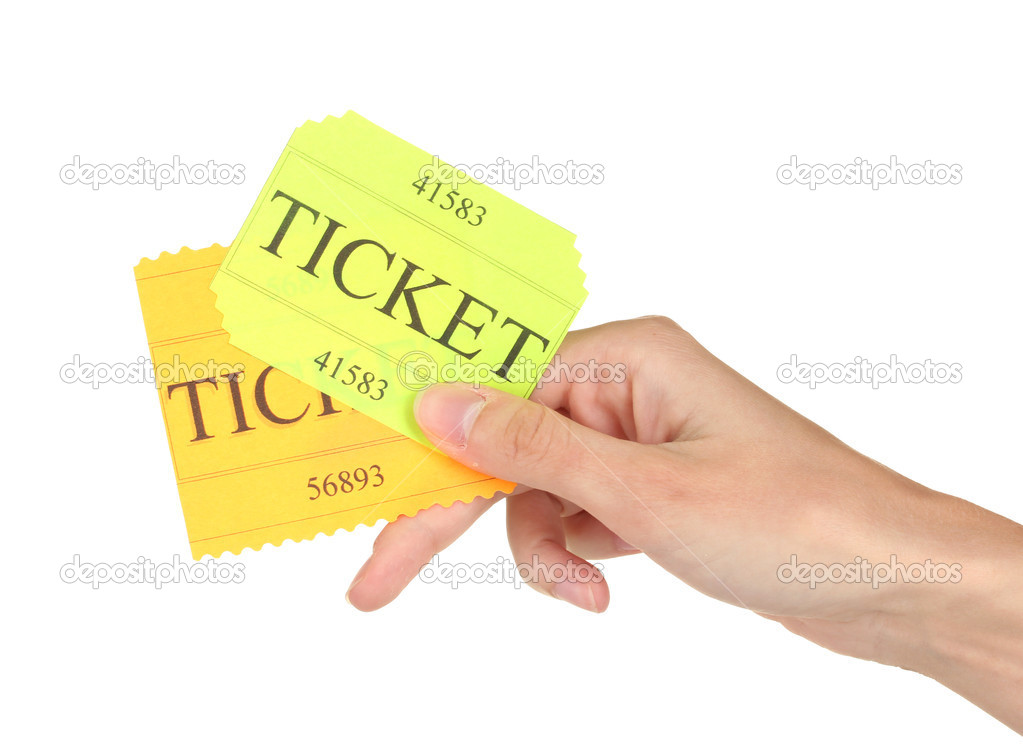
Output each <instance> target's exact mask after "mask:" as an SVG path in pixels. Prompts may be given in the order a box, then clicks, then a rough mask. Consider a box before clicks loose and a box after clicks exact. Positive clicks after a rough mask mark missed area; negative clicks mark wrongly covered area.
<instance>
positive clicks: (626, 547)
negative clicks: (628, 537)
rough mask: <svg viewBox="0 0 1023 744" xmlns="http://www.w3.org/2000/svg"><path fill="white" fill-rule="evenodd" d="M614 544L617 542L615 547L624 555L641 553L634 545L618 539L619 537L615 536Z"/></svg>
mask: <svg viewBox="0 0 1023 744" xmlns="http://www.w3.org/2000/svg"><path fill="white" fill-rule="evenodd" d="M614 542H615V547H616V548H617V549H618V550H620V551H622V552H623V553H638V552H639V548H636V547H634V546H633V545H630V544H629V543H627V542H625V541H624V540H623V539H622V538H620V537H618V535H615V540H614Z"/></svg>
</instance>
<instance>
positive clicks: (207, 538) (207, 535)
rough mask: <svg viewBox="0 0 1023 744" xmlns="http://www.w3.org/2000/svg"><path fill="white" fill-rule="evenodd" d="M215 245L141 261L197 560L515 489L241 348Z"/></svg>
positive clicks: (142, 295)
mask: <svg viewBox="0 0 1023 744" xmlns="http://www.w3.org/2000/svg"><path fill="white" fill-rule="evenodd" d="M227 252H228V249H227V248H224V247H221V246H219V245H214V246H211V247H209V248H206V249H204V250H198V251H193V250H189V249H187V248H184V249H182V250H181V251H180V252H179V253H176V254H167V253H164V254H161V255H160V257H159V258H158V259H157V260H155V261H153V260H150V259H143V260H142V261H141V262H140V263H139V265H138V266H136V267H135V280H136V284H137V286H138V291H139V299H140V301H141V304H142V314H143V318H144V320H145V326H146V335H147V337H148V339H149V348H150V356H151V360H152V363H153V368H154V372H155V377H156V380H157V391H158V393H159V397H160V408H161V410H162V411H163V420H164V424H165V426H166V429H167V438H168V440H169V443H170V451H171V459H172V461H173V465H174V474H175V477H176V479H177V485H178V493H179V495H180V497H181V506H182V510H183V511H184V516H185V525H186V528H187V531H188V540H189V543H190V545H191V551H192V556H193V557H194V558H195V559H196V560H198V559H200V558H201V557H202V556H204V555H206V554H209V555H212V556H214V557H217V556H219V555H221V554H222V553H223V552H224V551H230V552H232V553H235V554H237V553H239V552H240V551H241V550H242V549H243V548H246V547H251V548H255V549H257V550H258V549H260V548H261V547H262V546H263V545H264V544H266V543H271V544H273V545H280V544H281V542H282V541H283V540H285V539H288V538H290V539H292V540H295V541H299V540H303V539H311V538H313V537H315V536H316V535H317V534H318V533H320V532H323V533H325V534H328V535H330V534H333V533H334V532H336V531H337V530H338V529H346V530H352V529H354V528H355V526H356V525H359V524H366V525H373V524H375V523H376V522H377V520H380V519H384V520H387V521H392V520H394V519H397V518H398V517H399V516H400V515H403V514H404V515H412V514H415V513H416V512H418V511H419V510H421V509H424V508H426V507H428V506H431V505H433V504H441V505H443V506H450V505H451V504H452V503H454V502H455V501H471V500H472V499H474V498H476V497H477V496H483V497H491V496H493V495H494V494H495V493H497V492H509V491H510V490H511V488H512V485H513V484H511V483H508V482H506V481H502V480H499V479H496V478H491V477H488V476H485V475H481V474H480V473H477V472H475V471H473V470H470V469H468V468H466V467H464V466H462V465H459V464H458V463H456V462H454V461H453V460H451V459H449V458H447V457H445V456H444V455H442V454H441V453H439V452H437V451H434V450H433V449H432V448H430V447H426V446H424V445H422V444H421V443H419V442H417V441H413V440H412V439H409V438H408V437H406V436H403V435H402V434H399V433H397V432H395V431H393V430H391V429H389V428H388V427H386V426H384V425H383V424H381V423H380V422H378V421H376V420H374V419H372V418H370V417H368V416H365V415H363V414H360V413H358V412H357V411H354V410H352V408H351V406H348V405H345V404H344V403H343V402H340V401H338V400H336V399H334V398H332V397H330V396H329V395H327V394H326V393H323V392H321V391H319V390H316V389H314V388H312V387H310V386H308V385H306V384H304V383H302V382H300V381H298V380H296V379H294V378H293V377H291V376H290V375H288V374H287V373H285V372H283V371H281V370H280V369H277V368H275V367H274V366H271V365H270V364H268V363H266V362H264V361H260V360H259V359H257V358H256V357H254V356H252V355H250V354H248V353H246V352H244V351H241V350H240V349H238V348H236V347H234V346H233V345H232V344H231V343H229V338H228V334H227V332H226V331H225V330H224V329H223V327H222V318H221V315H220V313H219V312H218V311H217V309H216V307H215V299H216V298H215V296H214V294H213V292H212V291H211V290H210V288H209V287H210V282H211V280H212V279H213V275H214V273H215V272H216V271H217V268H218V267H219V266H220V265H221V263H222V262H223V260H224V257H225V256H226V255H227Z"/></svg>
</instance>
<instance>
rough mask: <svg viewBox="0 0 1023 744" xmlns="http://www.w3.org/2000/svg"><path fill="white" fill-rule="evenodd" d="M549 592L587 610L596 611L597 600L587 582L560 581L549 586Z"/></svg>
mask: <svg viewBox="0 0 1023 744" xmlns="http://www.w3.org/2000/svg"><path fill="white" fill-rule="evenodd" d="M551 594H553V595H554V596H555V598H557V599H561V600H564V601H565V602H568V603H569V604H574V605H575V606H576V607H580V608H582V609H584V610H588V611H589V612H596V611H597V600H596V599H595V598H594V596H593V589H592V588H591V587H590V585H589V583H588V582H578V581H562V582H561V583H558V584H555V585H554V586H553V587H551Z"/></svg>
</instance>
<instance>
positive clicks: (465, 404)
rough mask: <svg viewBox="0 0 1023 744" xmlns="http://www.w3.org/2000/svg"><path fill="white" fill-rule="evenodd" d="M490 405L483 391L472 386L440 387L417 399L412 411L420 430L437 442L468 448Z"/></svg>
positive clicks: (421, 393)
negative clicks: (479, 418)
mask: <svg viewBox="0 0 1023 744" xmlns="http://www.w3.org/2000/svg"><path fill="white" fill-rule="evenodd" d="M486 402H487V401H486V398H485V397H484V396H483V394H482V393H481V392H480V391H479V390H477V389H474V388H472V387H470V386H468V385H457V384H455V385H446V384H436V385H431V386H430V387H428V388H426V390H423V391H422V392H420V393H419V395H417V396H416V400H415V403H414V404H413V408H412V411H413V414H414V415H415V417H416V422H417V423H418V424H419V427H420V428H421V429H422V430H423V431H424V432H426V433H427V434H429V435H431V437H432V438H433V439H435V440H439V441H442V442H445V443H446V444H448V445H449V446H452V447H456V448H458V449H465V446H466V444H467V443H468V441H469V432H470V431H471V430H472V425H473V423H474V422H475V421H476V417H477V416H479V413H480V411H481V410H482V409H483V404H484V403H486Z"/></svg>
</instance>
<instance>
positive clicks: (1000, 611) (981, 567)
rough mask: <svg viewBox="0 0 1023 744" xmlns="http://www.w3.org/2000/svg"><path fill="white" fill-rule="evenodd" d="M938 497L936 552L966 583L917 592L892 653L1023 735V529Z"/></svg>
mask: <svg viewBox="0 0 1023 744" xmlns="http://www.w3.org/2000/svg"><path fill="white" fill-rule="evenodd" d="M931 493H932V495H931V498H933V499H934V500H935V503H936V505H938V507H939V508H938V509H937V517H938V523H939V524H940V525H941V529H940V530H938V531H936V532H931V536H933V537H934V538H935V540H934V543H933V545H932V548H933V549H934V550H935V551H940V554H942V555H943V556H950V557H951V559H953V560H954V561H956V563H957V564H958V565H959V567H960V569H959V577H958V578H959V580H958V581H955V582H948V583H944V584H940V585H935V584H931V585H921V586H917V587H914V591H913V592H912V597H910V598H909V599H908V601H907V602H906V603H905V604H904V605H902V606H901V607H899V608H898V609H895V610H894V611H893V612H892V613H891V620H890V622H888V623H886V629H885V631H884V639H883V641H882V644H883V646H884V647H885V648H886V649H887V653H886V655H887V656H890V663H895V664H896V665H897V666H901V667H904V668H907V669H912V670H914V671H917V672H920V673H921V674H924V675H926V676H928V677H931V678H933V679H934V680H936V681H937V682H939V683H941V684H942V685H944V686H945V687H948V688H949V689H951V690H953V691H955V692H957V693H958V694H960V695H962V696H963V697H965V698H966V699H967V700H970V701H971V702H973V703H974V704H976V705H978V706H979V707H981V708H983V709H984V710H986V711H987V712H988V713H990V714H991V715H993V716H994V717H996V718H998V719H999V720H1001V721H1002V722H1003V723H1005V724H1006V725H1008V726H1010V727H1011V728H1013V729H1014V730H1016V731H1018V732H1021V733H1023V704H1021V701H1023V572H1021V571H1020V568H1021V567H1023V526H1020V525H1018V524H1016V523H1014V522H1012V521H1010V520H1008V519H1005V518H1003V517H1000V516H998V515H996V514H993V513H991V512H988V511H986V510H985V509H982V508H980V507H978V506H976V505H974V504H970V503H969V502H965V501H962V500H960V499H956V498H954V497H951V496H946V495H944V494H935V493H933V492H931Z"/></svg>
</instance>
